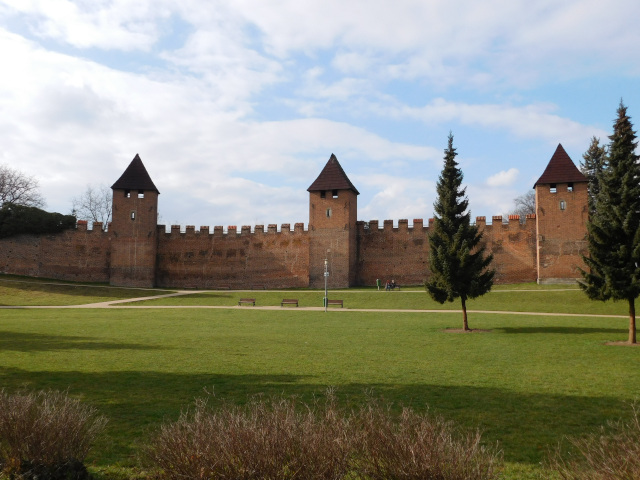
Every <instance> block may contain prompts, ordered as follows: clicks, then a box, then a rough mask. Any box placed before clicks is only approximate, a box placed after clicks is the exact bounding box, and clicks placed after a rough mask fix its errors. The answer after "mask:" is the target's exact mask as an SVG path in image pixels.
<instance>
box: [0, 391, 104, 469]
mask: <svg viewBox="0 0 640 480" xmlns="http://www.w3.org/2000/svg"><path fill="white" fill-rule="evenodd" d="M105 423H106V420H105V418H104V417H99V416H97V415H96V410H95V409H94V408H93V407H90V406H87V405H83V404H81V403H80V401H78V400H76V399H73V398H70V397H69V396H68V395H67V394H66V393H61V392H55V391H41V392H38V393H27V392H23V393H17V394H9V393H8V392H6V391H5V390H4V389H3V390H0V467H1V469H2V472H3V473H4V474H5V475H9V477H10V478H25V479H27V478H38V479H55V478H65V479H67V478H73V479H76V478H78V479H79V478H87V477H88V474H87V472H86V469H85V468H84V465H83V464H82V462H83V461H84V459H85V458H86V456H87V453H88V452H89V449H90V447H91V444H92V442H93V441H94V440H95V438H96V436H97V435H98V434H99V433H100V431H102V429H103V428H104V425H105Z"/></svg>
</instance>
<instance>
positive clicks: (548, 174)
mask: <svg viewBox="0 0 640 480" xmlns="http://www.w3.org/2000/svg"><path fill="white" fill-rule="evenodd" d="M587 181H588V180H587V177H585V176H584V175H583V174H582V173H581V172H580V170H578V168H577V167H576V166H575V165H574V163H573V161H572V160H571V158H569V155H567V152H565V151H564V148H562V144H560V143H559V144H558V148H556V152H555V153H554V154H553V157H551V160H549V164H548V165H547V168H546V169H545V171H544V173H543V174H542V176H541V177H540V178H539V179H538V181H537V182H536V183H535V184H534V185H533V187H534V188H535V187H536V185H549V184H551V183H581V182H587Z"/></svg>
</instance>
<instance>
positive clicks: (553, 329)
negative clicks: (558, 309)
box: [496, 325, 628, 335]
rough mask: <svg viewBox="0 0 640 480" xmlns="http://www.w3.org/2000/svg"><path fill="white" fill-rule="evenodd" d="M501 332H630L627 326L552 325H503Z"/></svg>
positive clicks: (622, 333)
mask: <svg viewBox="0 0 640 480" xmlns="http://www.w3.org/2000/svg"><path fill="white" fill-rule="evenodd" d="M496 330H499V331H500V332H504V333H509V334H512V333H541V334H547V333H551V334H570V335H576V334H585V333H586V334H589V333H612V334H620V335H626V334H627V333H628V331H627V329H625V328H602V327H594V328H590V327H552V326H546V325H545V326H540V327H501V328H497V329H496Z"/></svg>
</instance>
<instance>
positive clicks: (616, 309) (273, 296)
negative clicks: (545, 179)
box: [131, 285, 628, 328]
mask: <svg viewBox="0 0 640 480" xmlns="http://www.w3.org/2000/svg"><path fill="white" fill-rule="evenodd" d="M527 286H529V285H527ZM531 287H532V288H528V289H526V290H523V289H507V288H504V286H498V287H496V288H495V290H494V291H492V292H490V293H488V294H487V295H485V296H483V297H480V298H477V299H475V300H469V301H468V302H467V308H468V309H470V310H490V311H516V312H543V313H579V314H595V315H626V313H627V310H628V306H627V304H626V303H625V302H595V301H590V300H588V299H587V297H586V296H585V294H584V293H582V292H581V291H580V290H577V289H576V287H564V288H557V286H556V288H533V287H534V286H533V285H531ZM323 296H324V292H323V291H312V290H289V291H279V292H278V291H268V292H264V291H244V292H224V291H211V292H205V293H192V294H188V295H184V296H178V297H167V298H160V299H155V300H145V301H141V302H134V303H131V305H132V306H137V305H144V306H190V305H197V306H206V305H227V306H233V305H237V304H238V300H239V299H240V298H246V297H251V298H255V299H256V305H258V306H280V302H281V301H282V299H284V298H297V299H298V300H299V302H300V303H299V304H300V306H301V307H321V306H322V298H323ZM329 298H334V299H341V300H344V308H351V309H367V308H372V309H406V310H413V309H417V310H456V309H457V310H460V302H459V301H456V302H453V303H448V302H446V303H444V304H439V303H437V302H435V301H433V300H432V299H431V298H430V297H429V295H428V294H427V293H426V292H425V290H424V289H417V288H413V289H403V290H401V291H392V292H385V291H384V290H382V291H378V290H375V289H350V290H334V291H330V292H329ZM249 308H250V307H249ZM330 308H336V307H330ZM337 308H339V307H337ZM471 327H472V328H473V325H471Z"/></svg>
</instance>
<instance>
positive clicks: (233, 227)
mask: <svg viewBox="0 0 640 480" xmlns="http://www.w3.org/2000/svg"><path fill="white" fill-rule="evenodd" d="M237 234H238V227H237V226H236V225H229V226H228V227H227V235H237Z"/></svg>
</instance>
